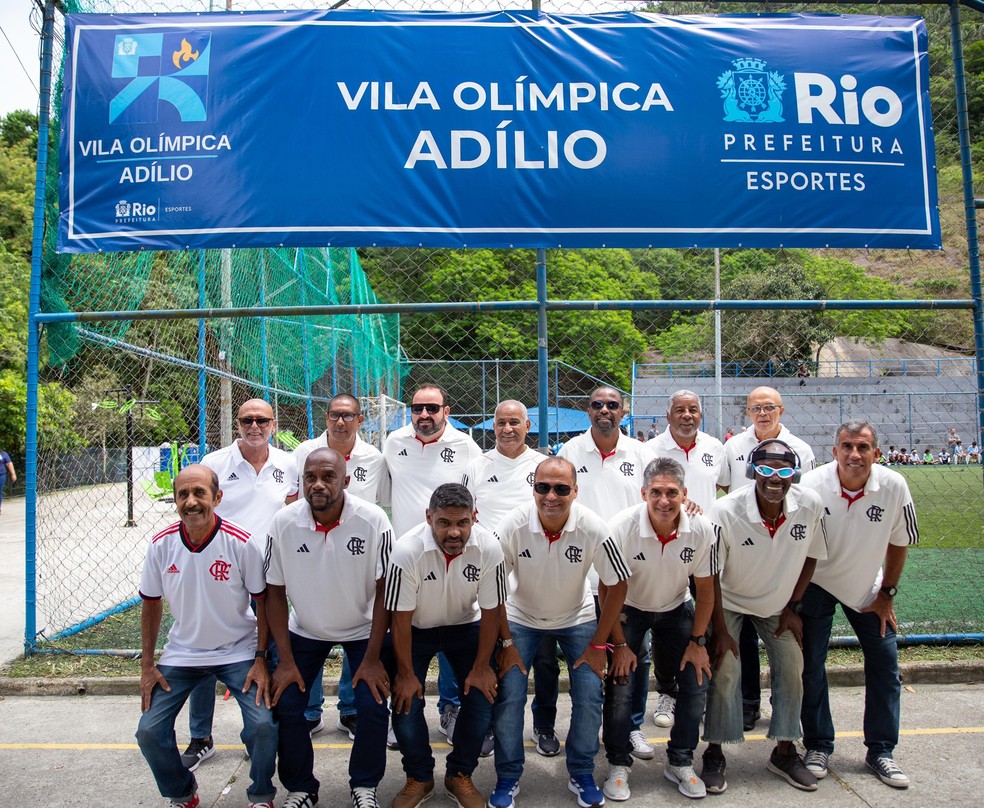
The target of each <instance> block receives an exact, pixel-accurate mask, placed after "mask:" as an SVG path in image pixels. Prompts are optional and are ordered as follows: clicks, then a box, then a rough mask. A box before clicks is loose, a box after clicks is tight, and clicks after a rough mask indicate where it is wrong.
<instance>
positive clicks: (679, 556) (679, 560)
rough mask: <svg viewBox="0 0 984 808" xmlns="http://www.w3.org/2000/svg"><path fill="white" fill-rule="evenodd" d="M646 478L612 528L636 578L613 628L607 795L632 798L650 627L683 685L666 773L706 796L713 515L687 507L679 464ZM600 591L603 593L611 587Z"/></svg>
mask: <svg viewBox="0 0 984 808" xmlns="http://www.w3.org/2000/svg"><path fill="white" fill-rule="evenodd" d="M644 480H645V486H644V487H643V489H642V497H643V500H644V501H643V502H642V503H641V504H639V505H636V506H635V507H634V508H629V509H628V510H625V511H623V512H622V513H620V514H619V515H618V516H616V517H615V520H614V522H613V523H612V538H614V539H615V541H617V542H618V543H619V547H620V548H621V550H622V556H623V557H624V558H625V560H626V563H627V564H628V565H629V569H631V570H632V577H631V578H629V582H628V591H627V593H626V595H625V605H624V606H623V607H622V614H621V618H620V619H619V620H617V621H616V622H615V625H614V626H613V628H612V644H613V646H614V651H613V656H612V675H611V677H610V678H609V679H608V681H607V682H606V688H605V710H604V715H605V732H604V740H605V752H606V754H607V757H608V763H609V772H608V779H607V780H605V787H604V790H605V795H606V796H608V797H610V798H611V799H613V800H619V801H621V800H627V799H628V798H629V796H630V791H629V768H630V767H631V766H632V755H631V751H632V744H631V742H630V740H629V733H630V732H631V731H632V729H633V726H632V693H633V689H634V688H633V681H632V678H633V672H632V670H631V668H632V662H634V657H635V655H637V654H638V653H639V652H640V650H641V649H642V643H643V640H644V639H645V636H646V632H647V631H650V630H651V631H652V636H653V640H654V641H655V645H656V647H658V648H659V649H660V651H661V652H662V653H664V654H665V655H666V657H667V659H668V661H670V662H671V663H672V666H673V668H674V670H675V671H676V681H677V683H678V684H677V700H678V705H679V709H678V710H677V711H676V720H675V722H674V723H673V728H672V729H671V730H670V741H669V744H668V745H667V748H666V756H667V762H666V766H665V767H664V768H663V774H664V776H665V777H666V779H668V780H670V781H671V782H673V783H676V784H677V789H678V790H679V791H680V793H682V794H683V795H684V796H686V797H691V798H700V797H703V796H705V794H706V791H705V789H704V783H703V782H702V781H701V780H700V778H699V777H698V776H697V774H696V772H694V768H693V763H694V749H696V748H697V743H698V741H699V740H700V722H701V719H702V718H703V716H704V704H705V701H706V699H707V687H708V680H709V679H710V675H711V664H710V660H709V659H708V656H707V651H706V649H705V646H706V643H707V640H706V637H705V634H706V632H707V627H708V624H709V623H710V619H711V611H712V609H713V608H714V578H713V577H712V575H711V548H712V546H713V544H714V530H713V528H712V526H711V522H710V521H709V520H708V519H707V517H705V516H702V515H695V516H687V514H686V512H685V511H684V510H683V509H682V506H683V502H684V500H685V499H686V497H687V487H686V485H685V484H684V480H685V472H684V469H683V466H682V465H680V463H678V462H677V461H676V460H674V459H672V458H669V457H660V458H657V459H656V460H653V461H652V462H651V463H650V464H649V465H648V466H647V467H646V470H645V473H644ZM691 575H692V576H693V577H694V581H695V585H696V590H697V606H696V610H695V608H694V604H693V601H692V600H691V597H690V587H689V583H690V576H691ZM600 590H601V593H602V594H603V593H604V586H601V587H600ZM636 673H638V671H636ZM647 684H648V683H647Z"/></svg>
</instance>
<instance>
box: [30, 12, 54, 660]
mask: <svg viewBox="0 0 984 808" xmlns="http://www.w3.org/2000/svg"><path fill="white" fill-rule="evenodd" d="M54 38H55V4H54V2H53V0H46V2H45V4H44V23H43V25H42V28H41V96H40V98H39V99H38V164H37V169H36V171H35V174H34V229H33V232H32V235H31V287H30V292H29V297H28V315H27V413H26V429H25V443H24V448H25V455H26V456H25V461H24V481H25V484H26V486H27V491H26V495H25V503H24V505H25V531H24V653H25V654H30V653H31V652H32V651H33V650H34V646H35V640H36V639H37V635H38V592H37V557H38V545H37V539H38V533H37V531H38V491H37V485H38V372H39V367H40V357H39V355H38V350H39V347H40V326H39V321H38V314H40V312H41V264H42V261H41V259H42V256H43V254H44V212H45V211H44V199H45V195H46V192H47V173H48V124H49V109H50V107H51V62H52V58H51V54H52V42H53V41H54Z"/></svg>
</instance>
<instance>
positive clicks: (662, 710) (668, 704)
mask: <svg viewBox="0 0 984 808" xmlns="http://www.w3.org/2000/svg"><path fill="white" fill-rule="evenodd" d="M675 709H676V699H675V698H673V696H668V695H666V693H660V696H659V700H658V701H657V702H656V710H655V711H654V712H653V723H654V724H655V725H656V726H657V727H663V728H667V727H672V726H673V711H674V710H675Z"/></svg>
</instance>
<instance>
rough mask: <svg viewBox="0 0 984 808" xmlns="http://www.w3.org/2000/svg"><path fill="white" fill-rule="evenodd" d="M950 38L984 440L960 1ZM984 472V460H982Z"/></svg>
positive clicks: (983, 319)
mask: <svg viewBox="0 0 984 808" xmlns="http://www.w3.org/2000/svg"><path fill="white" fill-rule="evenodd" d="M950 38H951V40H952V44H953V83H954V85H955V89H956V96H957V97H956V104H957V129H958V131H959V135H960V168H961V172H962V174H963V191H964V211H965V219H966V224H967V258H968V262H969V265H970V294H971V297H972V298H973V299H974V309H973V315H974V356H975V357H976V359H977V439H978V441H984V312H982V310H981V306H982V305H984V299H982V293H981V255H980V243H979V242H978V238H977V206H976V204H975V202H974V167H973V164H972V162H971V153H970V119H969V117H968V114H967V77H966V74H965V72H964V55H963V34H962V32H961V31H960V3H959V0H950ZM981 471H982V473H984V463H981Z"/></svg>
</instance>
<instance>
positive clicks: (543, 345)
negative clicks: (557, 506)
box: [536, 247, 550, 450]
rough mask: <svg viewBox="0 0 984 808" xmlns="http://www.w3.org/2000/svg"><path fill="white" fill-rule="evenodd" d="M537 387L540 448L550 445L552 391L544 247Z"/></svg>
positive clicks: (539, 255) (539, 266)
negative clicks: (549, 419)
mask: <svg viewBox="0 0 984 808" xmlns="http://www.w3.org/2000/svg"><path fill="white" fill-rule="evenodd" d="M536 302H537V310H536V380H537V384H536V389H537V402H538V403H537V413H538V415H539V418H540V432H539V435H538V438H539V446H540V449H541V450H543V449H546V448H547V447H548V446H549V445H550V432H549V430H548V429H547V423H548V421H547V418H548V406H549V403H548V401H547V395H548V394H549V391H550V381H549V376H548V374H549V372H550V368H549V366H548V365H547V362H548V361H549V360H548V357H549V353H548V351H547V251H546V249H544V248H543V247H538V248H537V250H536Z"/></svg>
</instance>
